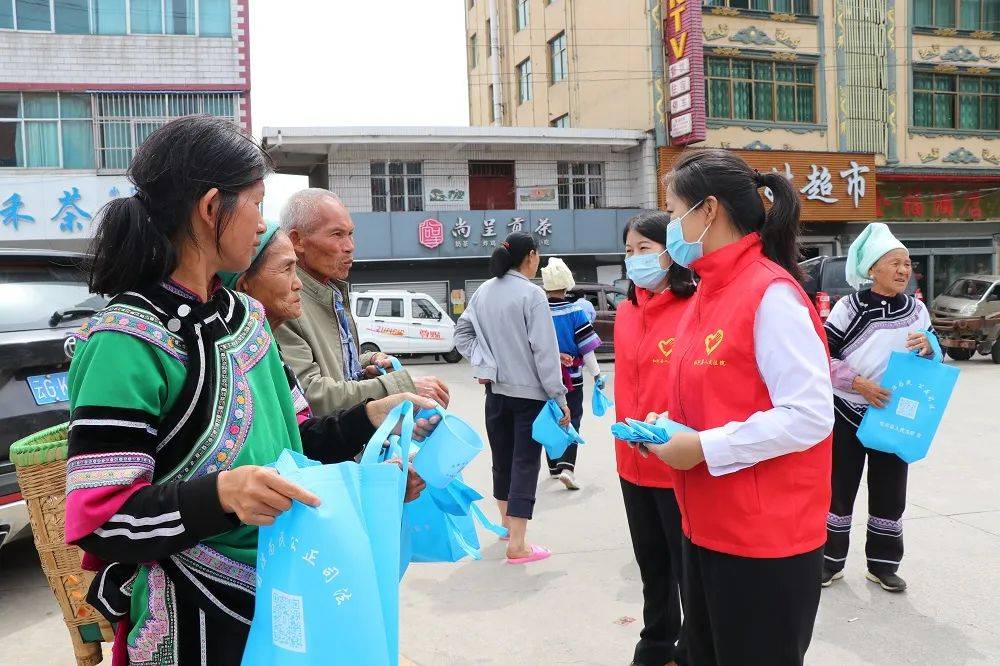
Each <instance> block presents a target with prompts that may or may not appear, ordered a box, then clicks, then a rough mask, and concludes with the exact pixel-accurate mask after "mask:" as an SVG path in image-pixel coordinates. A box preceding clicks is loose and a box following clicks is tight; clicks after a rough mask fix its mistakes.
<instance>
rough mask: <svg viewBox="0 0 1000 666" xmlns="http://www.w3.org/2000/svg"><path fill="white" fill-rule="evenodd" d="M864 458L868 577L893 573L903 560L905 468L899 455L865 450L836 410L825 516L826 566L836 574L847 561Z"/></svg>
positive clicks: (853, 427)
mask: <svg viewBox="0 0 1000 666" xmlns="http://www.w3.org/2000/svg"><path fill="white" fill-rule="evenodd" d="M865 458H867V459H868V538H867V541H866V543H865V555H866V556H867V558H868V570H869V571H871V572H872V573H895V572H896V570H897V569H899V563H900V562H901V561H902V559H903V523H902V517H903V509H905V508H906V475H907V472H908V471H909V465H907V464H906V463H905V462H904V461H903V460H902V459H901V458H900V457H899V456H897V455H895V454H893V453H884V452H882V451H874V450H872V449H866V448H865V447H864V445H863V444H862V443H861V442H860V441H858V430H857V428H856V427H855V426H854V424H852V423H851V422H850V421H848V420H847V419H846V418H844V417H843V416H842V415H841V414H840V412H839V411H838V412H837V413H836V421H835V423H834V426H833V495H832V498H831V500H830V513H829V515H828V516H827V518H826V551H825V552H824V556H825V559H826V566H827V568H828V569H831V570H832V571H840V570H841V569H843V568H844V564H845V562H846V561H847V550H848V547H849V545H850V538H851V514H852V513H853V512H854V500H855V498H856V497H857V495H858V485H859V484H860V483H861V472H862V470H863V469H864V467H865Z"/></svg>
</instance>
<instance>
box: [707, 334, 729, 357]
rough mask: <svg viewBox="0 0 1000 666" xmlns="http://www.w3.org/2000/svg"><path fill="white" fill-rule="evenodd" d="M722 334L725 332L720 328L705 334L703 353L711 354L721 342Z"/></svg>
mask: <svg viewBox="0 0 1000 666" xmlns="http://www.w3.org/2000/svg"><path fill="white" fill-rule="evenodd" d="M724 336H725V334H724V333H723V332H722V329H721V328H720V329H719V330H718V331H716V332H715V333H712V334H711V335H709V336H707V337H706V338H705V353H706V354H708V355H709V356H711V355H712V352H714V351H715V350H716V349H718V348H719V345H721V344H722V338H723V337H724Z"/></svg>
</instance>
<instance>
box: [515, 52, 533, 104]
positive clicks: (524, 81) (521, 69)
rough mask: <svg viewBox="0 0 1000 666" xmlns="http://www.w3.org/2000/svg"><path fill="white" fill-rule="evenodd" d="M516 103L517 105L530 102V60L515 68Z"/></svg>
mask: <svg viewBox="0 0 1000 666" xmlns="http://www.w3.org/2000/svg"><path fill="white" fill-rule="evenodd" d="M517 101H518V104H524V103H525V102H530V101H531V58H526V59H525V60H524V61H523V62H521V64H520V65H518V66H517Z"/></svg>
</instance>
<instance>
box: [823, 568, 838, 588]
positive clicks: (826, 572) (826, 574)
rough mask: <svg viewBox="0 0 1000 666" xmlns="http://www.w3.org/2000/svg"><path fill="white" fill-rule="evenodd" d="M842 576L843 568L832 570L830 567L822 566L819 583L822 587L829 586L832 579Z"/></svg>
mask: <svg viewBox="0 0 1000 666" xmlns="http://www.w3.org/2000/svg"><path fill="white" fill-rule="evenodd" d="M843 577H844V570H843V569H841V570H840V571H833V570H832V569H827V568H826V567H823V582H822V583H820V585H822V586H823V587H830V586H831V585H833V581H835V580H840V579H841V578H843Z"/></svg>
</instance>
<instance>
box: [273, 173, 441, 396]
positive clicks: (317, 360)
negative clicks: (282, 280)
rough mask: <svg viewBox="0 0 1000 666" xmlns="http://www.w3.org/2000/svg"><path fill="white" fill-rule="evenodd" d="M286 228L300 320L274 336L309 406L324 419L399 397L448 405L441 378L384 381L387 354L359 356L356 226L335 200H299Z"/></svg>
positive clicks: (326, 195)
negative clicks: (351, 289) (352, 281)
mask: <svg viewBox="0 0 1000 666" xmlns="http://www.w3.org/2000/svg"><path fill="white" fill-rule="evenodd" d="M281 226H282V228H283V229H284V230H285V231H286V232H287V233H288V236H289V237H290V238H291V240H292V245H293V246H294V248H295V254H296V256H297V257H298V269H297V270H298V274H299V278H300V279H301V280H302V292H301V293H302V316H301V317H299V318H298V319H293V320H291V321H289V322H287V323H285V325H284V326H281V327H280V328H278V329H277V330H276V331H275V332H274V334H275V336H276V337H277V339H278V343H279V344H280V345H281V356H282V358H283V359H284V361H285V363H287V364H288V366H289V367H290V368H291V369H292V371H293V372H294V373H295V375H296V377H298V380H299V383H300V384H301V385H302V389H303V391H304V392H305V395H306V400H308V401H309V405H310V406H311V407H312V408H313V411H315V412H317V413H319V414H328V413H330V412H333V411H335V410H340V409H349V408H351V407H353V406H354V405H357V404H359V403H362V402H364V401H365V400H369V399H378V398H384V397H385V396H387V395H392V394H394V393H405V392H410V393H417V394H419V395H422V396H425V397H428V398H431V399H433V400H436V401H437V402H438V403H440V404H441V405H443V406H447V405H448V399H449V395H448V388H447V386H445V384H444V383H443V382H441V381H440V380H439V379H437V378H436V377H411V376H410V374H409V372H407V371H406V370H399V371H397V372H390V373H388V374H385V375H382V374H380V372H379V368H389V367H390V366H391V362H390V361H389V358H388V357H387V356H386V355H385V354H382V353H375V354H371V353H369V354H364V355H361V354H359V353H358V345H357V339H358V331H357V327H356V325H355V323H354V318H353V317H352V316H351V312H350V310H351V308H350V297H349V295H348V290H347V277H348V274H349V273H350V270H351V265H352V264H353V263H354V222H352V221H351V216H350V213H348V211H347V208H346V207H345V206H344V204H343V203H342V202H341V201H340V199H338V198H337V196H336V195H334V194H333V193H331V192H329V191H327V190H323V189H319V188H309V189H305V190H301V191H299V192H296V193H295V194H293V195H292V196H291V198H289V200H288V202H287V203H286V204H285V207H284V208H283V209H282V211H281Z"/></svg>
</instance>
